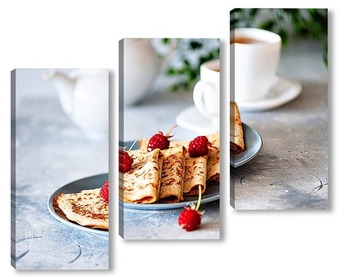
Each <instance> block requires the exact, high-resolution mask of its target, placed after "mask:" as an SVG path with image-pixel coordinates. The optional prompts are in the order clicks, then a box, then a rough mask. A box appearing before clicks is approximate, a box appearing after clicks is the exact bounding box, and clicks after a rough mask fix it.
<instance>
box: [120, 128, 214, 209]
mask: <svg viewBox="0 0 350 277" xmlns="http://www.w3.org/2000/svg"><path fill="white" fill-rule="evenodd" d="M207 137H208V140H209V141H210V142H211V144H212V147H210V149H209V153H208V155H206V156H201V157H196V158H192V157H190V155H189V153H188V151H187V149H188V145H189V142H190V140H171V141H170V146H169V148H168V149H164V150H160V149H154V150H152V151H150V152H148V151H147V144H148V141H149V139H148V138H144V139H141V140H140V141H139V142H138V144H136V147H133V149H132V150H130V151H128V152H129V155H130V156H131V158H132V159H133V164H132V167H131V169H130V170H129V171H128V172H126V173H119V198H120V205H123V207H124V208H130V209H140V210H164V209H176V208H183V207H184V206H186V205H189V204H191V203H194V204H195V203H197V201H198V194H199V189H198V187H199V186H201V191H202V197H201V203H202V204H204V203H208V202H212V201H215V200H218V199H219V198H220V193H219V184H220V138H219V132H216V133H213V134H210V135H207ZM130 144H131V143H123V145H130Z"/></svg>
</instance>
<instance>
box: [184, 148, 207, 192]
mask: <svg viewBox="0 0 350 277" xmlns="http://www.w3.org/2000/svg"><path fill="white" fill-rule="evenodd" d="M207 161H208V155H206V156H200V157H196V158H192V157H191V156H190V155H189V153H186V162H185V180H184V189H183V193H184V195H198V194H199V186H201V190H202V193H204V192H205V190H206V182H207Z"/></svg>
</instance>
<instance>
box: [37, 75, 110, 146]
mask: <svg viewBox="0 0 350 277" xmlns="http://www.w3.org/2000/svg"><path fill="white" fill-rule="evenodd" d="M42 78H43V79H44V80H51V81H52V83H53V85H54V87H55V89H56V91H57V95H58V98H59V100H60V103H61V107H62V110H63V111H64V112H65V113H66V115H67V116H68V117H69V119H70V120H71V121H72V122H73V123H74V125H75V126H76V127H78V128H79V129H80V130H81V131H82V132H83V133H84V134H85V135H86V137H88V138H89V139H92V140H106V139H107V138H108V94H109V79H108V70H107V69H76V70H71V71H70V72H68V73H66V72H65V71H63V70H57V69H51V70H48V71H47V72H45V73H44V74H43V76H42Z"/></svg>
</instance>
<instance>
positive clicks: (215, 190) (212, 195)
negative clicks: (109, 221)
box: [119, 141, 220, 210]
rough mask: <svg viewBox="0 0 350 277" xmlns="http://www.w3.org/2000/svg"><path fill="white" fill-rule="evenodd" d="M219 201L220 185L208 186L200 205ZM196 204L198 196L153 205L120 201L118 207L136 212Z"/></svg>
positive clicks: (124, 144)
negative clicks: (176, 201)
mask: <svg viewBox="0 0 350 277" xmlns="http://www.w3.org/2000/svg"><path fill="white" fill-rule="evenodd" d="M132 144H133V142H131V141H128V142H125V143H123V142H119V145H121V146H130V145H132ZM138 145H139V144H138V143H135V145H134V147H133V148H132V149H133V150H135V149H138V148H139V147H138ZM219 199H220V185H209V186H207V187H206V191H205V193H203V194H202V199H201V204H205V203H209V202H213V201H216V200H219ZM197 202H198V196H184V201H181V202H178V203H154V204H141V203H138V204H133V203H124V202H123V201H122V200H120V201H119V205H121V206H122V207H124V208H127V209H136V210H171V209H179V208H183V207H185V206H186V205H189V204H191V203H193V204H196V203H197Z"/></svg>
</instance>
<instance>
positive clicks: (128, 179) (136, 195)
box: [119, 149, 163, 203]
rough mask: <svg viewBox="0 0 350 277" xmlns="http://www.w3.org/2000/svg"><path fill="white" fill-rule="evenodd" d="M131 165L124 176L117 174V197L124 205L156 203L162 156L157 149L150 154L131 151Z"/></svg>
mask: <svg viewBox="0 0 350 277" xmlns="http://www.w3.org/2000/svg"><path fill="white" fill-rule="evenodd" d="M129 155H130V157H131V158H132V159H133V164H132V166H131V168H130V170H129V171H128V172H126V173H124V174H122V173H119V195H120V197H121V198H122V200H123V201H124V202H126V203H154V202H157V201H158V198H159V189H160V181H161V175H162V165H163V155H162V153H161V151H160V150H159V149H155V150H153V151H151V152H147V151H145V150H141V149H138V150H131V151H129Z"/></svg>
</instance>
